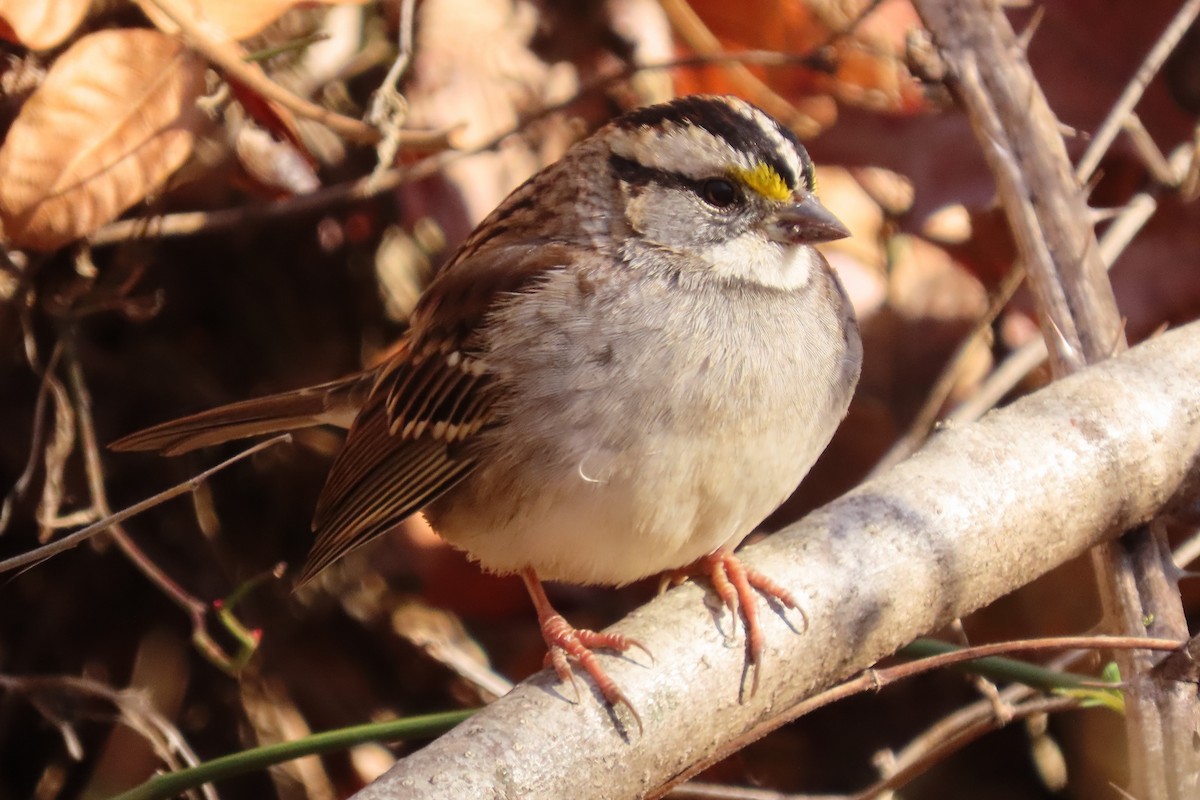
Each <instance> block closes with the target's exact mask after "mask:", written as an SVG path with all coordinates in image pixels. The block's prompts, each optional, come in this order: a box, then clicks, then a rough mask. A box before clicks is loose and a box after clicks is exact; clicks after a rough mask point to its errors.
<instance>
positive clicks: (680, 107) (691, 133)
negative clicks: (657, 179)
mask: <svg viewBox="0 0 1200 800" xmlns="http://www.w3.org/2000/svg"><path fill="white" fill-rule="evenodd" d="M614 127H615V131H614V134H613V137H612V150H613V153H614V154H615V155H617V156H619V157H621V158H625V159H629V160H630V161H634V162H636V163H637V164H639V165H641V166H643V167H646V168H648V169H654V170H660V171H663V172H667V173H676V174H679V175H683V176H685V177H687V178H690V179H692V180H700V179H703V178H708V177H711V176H712V175H713V174H714V173H716V174H720V173H721V172H722V171H724V170H727V169H728V168H729V167H730V166H737V167H740V168H741V169H743V170H746V171H753V170H755V169H756V168H758V167H759V165H760V164H766V165H768V166H770V167H771V168H772V169H773V170H774V171H775V172H776V173H778V175H779V176H780V177H781V178H782V179H783V181H784V182H785V183H786V184H787V186H788V188H789V189H791V190H793V191H794V190H796V189H798V188H804V189H805V190H809V191H811V190H812V188H813V165H812V160H811V159H810V158H809V157H808V153H807V152H806V151H805V150H804V147H803V146H802V145H801V144H800V141H799V140H798V139H797V138H796V136H795V134H793V133H792V132H791V131H790V130H788V129H787V128H784V127H783V126H781V125H780V124H779V123H778V122H776V121H775V120H774V119H773V118H771V117H770V116H768V115H767V114H766V112H764V111H762V110H761V109H759V108H757V107H755V106H753V105H751V104H750V103H747V102H745V101H744V100H740V99H738V98H735V97H714V96H699V95H694V96H691V97H684V98H680V99H678V100H674V101H672V102H670V103H664V104H662V105H656V106H648V107H646V108H643V109H639V110H636V111H632V112H630V113H628V114H626V115H624V116H623V117H621V118H619V119H618V120H617V121H616V122H615V123H614ZM801 181H802V183H800V182H801Z"/></svg>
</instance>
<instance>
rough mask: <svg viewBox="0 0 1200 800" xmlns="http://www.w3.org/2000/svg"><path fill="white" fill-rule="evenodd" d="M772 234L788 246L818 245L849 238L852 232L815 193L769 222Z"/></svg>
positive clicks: (787, 207)
mask: <svg viewBox="0 0 1200 800" xmlns="http://www.w3.org/2000/svg"><path fill="white" fill-rule="evenodd" d="M767 230H768V235H769V236H770V237H771V238H772V239H774V240H775V241H777V242H783V243H785V244H816V243H817V242H832V241H833V240H834V239H845V238H846V237H847V236H849V235H850V230H849V229H848V228H847V227H846V226H845V225H843V224H842V221H841V220H840V219H838V218H837V217H835V216H834V215H833V214H831V213H830V211H829V209H827V208H825V206H823V205H821V203H820V202H819V201H818V200H817V198H815V197H813V196H812V195H811V194H808V195H805V196H804V198H803V199H802V200H800V202H798V203H793V204H792V205H789V206H784V207H783V208H781V209H779V211H777V212H776V213H775V216H774V217H773V218H772V219H771V220H770V222H768V223H767Z"/></svg>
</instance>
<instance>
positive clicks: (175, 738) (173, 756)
mask: <svg viewBox="0 0 1200 800" xmlns="http://www.w3.org/2000/svg"><path fill="white" fill-rule="evenodd" d="M0 688H3V689H4V690H5V691H7V692H10V693H12V694H16V695H21V696H24V697H26V698H27V699H28V700H29V701H30V702H31V703H32V704H33V705H34V706H35V707H36V708H38V709H39V710H41V711H43V712H45V711H46V710H47V705H46V704H44V703H42V702H41V698H45V697H48V696H55V695H57V696H62V695H66V696H83V697H92V698H98V699H100V700H104V701H105V702H108V703H111V704H112V705H113V706H114V707H115V708H116V709H117V711H118V712H119V713H120V720H121V722H122V723H124V724H125V725H127V726H128V727H129V728H131V729H132V730H134V731H136V732H137V733H139V734H140V735H141V736H142V737H143V738H144V739H145V740H146V741H147V742H149V743H150V745H151V746H152V747H153V748H154V752H155V754H157V755H158V757H159V758H160V759H162V761H163V763H165V764H167V765H168V766H169V767H171V768H172V769H180V768H182V767H184V766H189V767H193V766H196V765H197V764H199V763H200V759H199V758H197V757H196V754H195V752H194V751H193V750H192V748H191V747H190V746H189V745H188V743H187V740H186V739H185V738H184V737H183V734H182V733H181V732H180V731H179V729H178V728H177V727H175V725H174V724H173V723H172V722H171V721H170V720H169V719H167V718H166V717H164V716H163V715H162V714H161V713H159V712H158V710H157V709H155V708H154V706H153V704H152V703H151V702H150V700H149V697H148V696H147V694H146V693H145V692H143V691H139V690H136V689H126V690H118V689H113V688H112V687H110V686H108V685H106V684H103V683H100V682H99V681H95V680H92V679H91V678H80V677H76V676H73V675H5V674H2V673H0ZM55 706H61V701H59V702H56V703H55ZM52 721H53V722H55V723H56V724H57V723H58V722H59V721H58V720H52ZM204 796H205V797H206V798H209V800H216V793H215V791H213V790H212V787H210V786H206V787H205V788H204Z"/></svg>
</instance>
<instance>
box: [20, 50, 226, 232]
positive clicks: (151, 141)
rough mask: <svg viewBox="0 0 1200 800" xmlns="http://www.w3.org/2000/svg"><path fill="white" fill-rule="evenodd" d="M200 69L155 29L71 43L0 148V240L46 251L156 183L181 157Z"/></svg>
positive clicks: (188, 139)
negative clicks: (1, 229) (0, 233)
mask: <svg viewBox="0 0 1200 800" xmlns="http://www.w3.org/2000/svg"><path fill="white" fill-rule="evenodd" d="M204 69H205V65H204V62H203V61H202V60H200V59H199V58H198V57H196V56H195V55H194V54H193V53H192V52H191V51H189V50H187V49H185V48H184V47H183V45H181V44H180V43H179V42H177V41H176V40H174V39H171V38H170V37H168V36H164V35H163V34H161V33H159V32H157V31H152V30H108V31H100V32H98V33H93V34H91V35H89V36H85V37H84V38H82V39H80V40H79V41H77V42H75V44H73V45H72V46H71V48H70V49H69V50H67V52H66V53H64V54H63V55H62V57H61V58H59V59H58V61H56V62H55V64H54V66H52V67H51V69H50V71H49V72H48V73H47V74H46V80H45V81H44V82H43V83H42V85H41V86H40V87H38V89H37V91H35V92H34V93H33V94H32V95H31V96H30V98H29V100H28V102H26V103H25V105H24V107H23V108H22V109H21V113H20V114H19V115H18V116H17V119H16V121H15V122H13V125H12V128H11V129H10V130H9V133H8V138H7V139H6V140H5V141H4V145H3V147H0V222H2V223H3V225H4V237H5V239H6V240H7V241H8V242H9V243H10V244H12V245H15V246H17V247H25V248H30V249H34V250H54V249H56V248H58V247H61V246H63V245H65V244H67V243H68V242H71V241H73V240H75V239H78V238H80V237H82V236H86V235H88V234H89V233H91V232H93V231H95V230H96V229H97V228H99V227H100V226H101V225H104V224H105V223H107V222H110V221H112V220H113V219H115V218H116V217H117V216H118V215H119V214H120V213H121V212H122V211H124V210H125V209H127V208H129V207H130V206H132V205H133V204H135V203H137V202H139V201H141V200H142V199H144V198H145V197H146V196H147V195H148V194H150V193H151V192H153V191H155V190H156V189H158V187H159V186H161V185H162V183H163V182H164V181H165V180H166V179H167V178H168V177H169V176H170V175H171V174H172V173H173V172H175V170H176V169H178V168H179V167H180V165H182V164H183V163H184V162H185V161H186V160H187V159H188V157H189V156H190V155H191V152H192V144H193V139H194V128H195V127H196V125H197V124H198V122H199V119H200V116H199V113H198V112H197V111H196V109H195V101H196V99H197V97H198V96H199V95H200V92H201V91H202V90H203V88H204Z"/></svg>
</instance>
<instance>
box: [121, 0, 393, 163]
mask: <svg viewBox="0 0 1200 800" xmlns="http://www.w3.org/2000/svg"><path fill="white" fill-rule="evenodd" d="M137 3H138V5H139V6H144V5H149V6H151V7H152V8H153V9H155V10H157V11H158V12H160V13H162V14H163V15H164V16H166V17H167V18H168V19H170V20H171V21H172V22H174V23H175V24H176V25H178V26H179V30H180V31H181V32H182V33H183V35H184V36H185V37H186V39H187V41H188V43H189V44H190V45H192V47H195V48H196V49H197V50H198V51H200V52H201V53H203V54H204V56H205V57H206V58H207V59H208V60H209V61H211V62H212V63H214V64H216V65H217V66H219V67H220V68H221V69H223V70H224V71H225V72H226V73H228V74H229V75H230V77H232V78H233V79H234V80H236V81H237V82H239V83H241V84H243V85H245V86H246V87H248V88H250V89H251V90H253V91H255V92H257V93H258V94H260V95H262V96H263V97H265V98H267V99H268V100H273V101H275V102H276V103H279V104H280V105H281V106H283V107H284V108H287V109H288V110H289V111H292V112H294V113H296V114H299V115H300V116H302V117H306V118H308V119H311V120H315V121H317V122H320V123H321V124H322V125H324V126H326V127H327V128H329V129H330V130H332V131H334V132H335V133H338V134H340V135H341V136H344V137H346V138H347V139H350V140H351V141H354V142H361V143H363V144H374V143H375V142H377V141H378V140H379V132H378V131H376V130H375V129H374V128H372V127H371V126H370V125H366V124H364V123H363V122H361V121H359V120H356V119H351V118H350V117H345V116H342V115H341V114H337V113H334V112H333V111H330V110H329V109H327V108H323V107H321V106H319V105H317V104H316V103H313V102H311V101H309V100H305V99H304V98H302V97H297V96H296V95H294V94H292V93H291V92H289V91H287V90H286V89H284V88H283V87H282V86H280V85H279V84H277V83H275V82H274V81H272V80H271V79H270V78H268V77H267V74H266V73H265V72H263V70H262V67H260V66H259V65H258V64H256V63H253V62H250V61H246V55H247V54H246V51H245V50H243V49H242V47H241V46H240V45H238V44H237V42H234V41H233V40H231V39H229V38H228V37H227V36H226V37H224V38H222V36H220V32H219V31H215V30H213V29H212V27H211V26H209V25H206V24H204V23H202V22H197V20H196V19H195V17H194V16H193V15H194V14H195V12H194V11H191V10H189V9H188V8H187V7H186V6H184V5H183V2H182V0H137Z"/></svg>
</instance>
